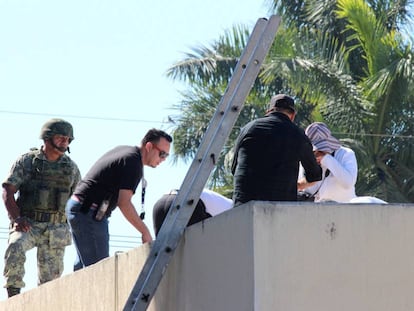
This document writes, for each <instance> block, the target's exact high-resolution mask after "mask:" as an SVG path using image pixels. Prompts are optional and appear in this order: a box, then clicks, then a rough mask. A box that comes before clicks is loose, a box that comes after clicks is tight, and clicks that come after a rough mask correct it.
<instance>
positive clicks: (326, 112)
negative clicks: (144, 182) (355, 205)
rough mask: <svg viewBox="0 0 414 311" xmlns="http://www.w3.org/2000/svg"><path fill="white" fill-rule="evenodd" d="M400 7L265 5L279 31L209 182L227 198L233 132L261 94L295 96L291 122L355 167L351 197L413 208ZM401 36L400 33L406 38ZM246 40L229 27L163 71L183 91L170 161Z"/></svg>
mask: <svg viewBox="0 0 414 311" xmlns="http://www.w3.org/2000/svg"><path fill="white" fill-rule="evenodd" d="M409 8H410V2H409V1H396V0H392V1H386V0H367V1H363V0H325V1H317V0H303V1H290V0H288V1H286V0H283V1H278V0H276V1H272V3H271V4H270V9H271V10H273V11H275V12H276V13H277V14H279V15H281V16H282V18H283V24H282V25H281V27H280V28H279V30H278V33H277V35H276V38H275V41H274V44H273V46H272V48H271V50H270V52H269V54H268V56H267V58H266V61H265V62H264V64H263V66H262V69H261V72H260V74H259V77H258V78H257V79H256V82H255V84H254V85H253V88H252V91H251V92H250V94H249V96H248V98H247V99H246V102H245V105H244V107H243V109H242V111H241V113H240V117H239V119H238V120H237V123H236V126H235V127H234V129H233V131H232V133H231V134H230V137H229V139H228V141H227V142H226V145H225V146H224V148H223V150H222V155H221V157H220V159H219V161H218V164H217V166H216V168H215V169H214V171H213V172H212V175H211V177H210V182H209V184H210V186H211V187H215V189H219V192H220V191H221V192H222V193H226V194H227V195H228V196H229V197H230V196H231V192H232V191H231V189H232V176H231V174H230V171H229V163H231V159H232V147H233V144H234V141H235V139H236V137H237V135H238V133H239V130H240V128H241V127H242V126H243V125H245V124H246V123H247V122H249V121H250V120H253V119H256V118H258V117H261V116H262V115H263V114H264V112H265V109H266V102H267V101H268V100H269V98H270V97H271V95H273V94H276V93H287V94H290V95H292V96H294V97H295V99H296V103H297V107H298V116H297V119H296V122H297V123H298V124H299V125H300V126H302V127H305V126H307V125H308V124H309V123H311V122H313V121H324V122H326V123H327V124H328V126H330V127H331V129H332V130H333V132H334V133H338V134H337V135H338V138H341V140H342V141H343V142H344V143H345V144H347V145H348V146H350V147H352V148H353V149H354V150H355V152H356V154H357V159H358V165H359V176H358V182H357V186H356V187H357V193H358V195H374V196H377V197H379V198H381V199H384V200H386V201H388V202H414V177H413V176H414V167H413V165H412V163H413V160H414V159H413V157H414V152H413V151H414V150H413V148H414V147H413V136H412V133H414V120H413V111H414V109H413V108H414V92H413V90H414V87H413V86H414V83H413V82H414V75H413V72H414V71H413V68H414V66H413V65H414V64H413V59H414V57H413V56H414V55H413V51H412V48H411V45H410V44H409V43H407V42H409V41H410V40H411V41H412V37H409V38H408V39H407V38H405V39H404V37H403V33H404V32H403V31H404V30H405V29H406V28H404V26H405V23H407V22H408V21H410V19H411V16H410V15H409V12H410V9H409ZM405 33H410V32H409V31H406V32H405ZM248 37H249V30H248V29H247V28H246V27H244V26H237V27H233V28H232V29H231V30H229V31H227V32H225V34H224V35H223V36H221V37H220V38H219V39H218V40H217V41H215V42H213V43H212V44H211V46H209V47H205V46H204V47H198V48H194V49H193V50H192V52H191V53H188V54H187V55H186V57H185V58H184V59H183V60H182V61H180V62H178V63H176V64H174V65H173V66H172V67H171V68H170V69H169V70H168V72H167V74H168V76H169V77H171V78H172V79H179V80H182V81H185V82H187V83H188V86H189V87H188V90H187V91H186V92H185V93H183V94H182V97H183V99H182V101H181V103H180V104H178V105H176V106H175V107H174V109H176V110H177V115H176V116H174V120H175V122H176V127H175V129H174V134H173V135H174V139H175V143H174V154H175V156H176V157H181V158H184V159H192V158H193V157H194V155H195V153H196V151H197V149H198V146H199V144H200V142H201V139H202V137H203V134H204V132H205V131H206V129H207V127H208V124H209V122H210V120H211V118H212V116H213V114H214V113H215V109H216V107H217V105H218V103H219V102H220V100H221V97H222V96H223V94H224V92H225V90H226V87H227V84H228V82H229V81H230V79H231V76H232V74H233V71H234V68H235V67H236V64H237V61H238V57H240V55H241V53H242V51H243V49H244V46H245V45H246V43H247V40H248Z"/></svg>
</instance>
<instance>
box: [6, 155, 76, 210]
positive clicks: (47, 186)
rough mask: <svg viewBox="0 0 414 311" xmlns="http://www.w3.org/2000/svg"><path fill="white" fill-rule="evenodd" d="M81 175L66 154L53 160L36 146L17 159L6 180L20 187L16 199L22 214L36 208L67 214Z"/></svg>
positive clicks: (7, 182)
mask: <svg viewBox="0 0 414 311" xmlns="http://www.w3.org/2000/svg"><path fill="white" fill-rule="evenodd" d="M80 178H81V176H80V171H79V168H78V166H77V165H76V163H75V162H73V161H72V160H71V159H70V158H69V157H68V156H67V155H66V154H64V155H63V156H62V157H61V158H60V159H59V160H58V161H55V162H49V161H48V160H47V159H46V157H45V156H44V154H43V152H42V151H41V150H38V149H34V150H31V151H30V152H28V153H25V154H23V155H22V156H21V157H20V158H18V159H17V161H16V162H15V163H14V164H13V166H12V168H11V170H10V173H9V176H8V177H7V178H6V180H5V181H4V184H11V185H14V186H15V187H16V188H17V189H18V198H17V200H16V202H17V205H18V206H19V208H20V209H21V213H22V215H24V214H27V212H32V211H42V212H55V213H56V212H58V213H63V214H64V213H65V205H66V201H67V200H68V199H69V197H70V195H71V194H72V193H73V191H74V190H75V187H76V185H77V184H78V182H79V180H80Z"/></svg>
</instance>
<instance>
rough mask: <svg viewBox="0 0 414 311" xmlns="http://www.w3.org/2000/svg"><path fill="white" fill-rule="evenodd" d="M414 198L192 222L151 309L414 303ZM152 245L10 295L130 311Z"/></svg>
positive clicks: (248, 212) (291, 207) (256, 208)
mask: <svg viewBox="0 0 414 311" xmlns="http://www.w3.org/2000/svg"><path fill="white" fill-rule="evenodd" d="M413 224H414V205H413V204H405V205H403V204H388V205H371V204H334V203H325V204H315V203H292V202H286V203H275V202H249V203H247V204H245V205H243V206H240V207H238V208H235V209H232V210H229V211H227V212H225V213H223V214H221V215H219V216H217V217H213V218H210V219H208V220H206V221H205V222H203V223H198V224H195V225H193V226H191V227H190V228H188V229H187V230H186V232H185V234H184V237H183V239H182V241H181V243H180V244H179V246H178V248H177V250H176V252H175V254H174V257H173V259H172V261H171V263H170V265H169V266H168V269H167V272H166V274H165V276H164V278H163V280H162V281H161V283H160V286H159V288H158V290H157V292H156V294H155V296H154V299H153V300H152V302H151V304H150V306H149V308H148V310H151V311H200V310H206V311H210V310H211V311H217V310H226V311H233V310H234V311H252V310H257V311H267V310H275V309H277V310H284V311H290V310H292V311H298V310H318V311H319V310H335V311H341V310H343V311H349V310H353V311H355V310H357V311H358V310H361V311H366V310H375V311H389V310H393V311H400V310H401V311H402V310H407V311H411V310H414V295H413V294H412V293H413V292H414V260H413V259H414V243H413V240H414V225H413ZM149 251H150V246H149V245H144V246H142V247H139V248H136V249H134V250H132V251H129V252H127V253H122V254H117V255H116V256H114V257H111V258H107V259H105V260H103V261H101V262H99V263H97V264H95V265H93V266H90V267H88V268H87V269H84V270H81V271H78V272H76V273H73V274H70V275H66V276H64V277H62V278H60V279H58V280H55V281H53V282H49V283H47V284H44V285H42V286H40V287H38V288H36V289H33V290H30V291H27V292H24V293H22V294H21V295H18V296H15V297H13V298H11V299H9V300H6V301H1V302H0V310H6V311H8V310H13V311H16V310H30V311H37V310H39V311H40V310H42V311H48V310H53V311H55V310H59V311H66V310H68V311H69V310H70V311H73V310H88V311H90V310H99V311H101V310H110V311H113V310H122V309H123V306H124V304H125V301H126V300H127V298H128V296H129V293H130V291H131V289H132V287H133V285H134V284H135V281H136V279H137V277H138V275H139V272H140V270H141V267H142V266H143V264H144V262H145V259H146V257H147V256H148V254H149Z"/></svg>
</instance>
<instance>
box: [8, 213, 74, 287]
mask: <svg viewBox="0 0 414 311" xmlns="http://www.w3.org/2000/svg"><path fill="white" fill-rule="evenodd" d="M29 221H30V223H31V229H30V231H28V232H20V231H15V230H13V228H12V227H11V228H10V232H9V244H8V246H7V249H6V253H5V255H4V260H5V263H4V272H3V275H4V277H5V279H6V284H5V286H4V287H16V288H22V287H24V286H25V283H24V282H23V277H24V274H25V271H24V264H25V262H26V252H27V251H29V250H31V249H32V248H34V247H37V270H38V281H37V283H38V285H40V284H43V283H45V282H48V281H51V280H53V279H56V278H58V277H60V276H61V275H62V273H63V257H64V254H65V247H66V246H67V245H70V244H71V234H70V231H69V226H68V224H67V223H56V224H54V223H47V222H37V221H31V220H29Z"/></svg>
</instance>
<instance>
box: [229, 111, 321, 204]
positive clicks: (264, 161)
mask: <svg viewBox="0 0 414 311" xmlns="http://www.w3.org/2000/svg"><path fill="white" fill-rule="evenodd" d="M299 162H301V163H302V166H303V168H304V169H305V173H306V179H307V181H309V182H312V181H317V180H320V179H321V178H322V169H321V168H320V166H319V165H318V164H317V163H316V159H315V157H314V154H313V151H312V144H311V142H310V140H309V138H308V137H307V136H306V135H305V133H304V132H303V130H302V129H300V128H299V127H298V126H297V125H295V124H294V123H293V122H291V121H290V119H289V118H288V117H287V116H286V115H285V114H283V113H280V112H273V113H271V114H269V115H268V116H266V117H264V118H260V119H257V120H254V121H251V122H250V123H248V124H247V125H246V126H245V127H243V128H242V130H241V132H240V135H239V137H238V138H237V141H236V146H235V154H234V159H233V164H232V173H233V175H234V196H233V200H234V203H235V205H239V204H242V203H245V202H248V201H250V200H260V201H296V198H297V180H298V173H299Z"/></svg>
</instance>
